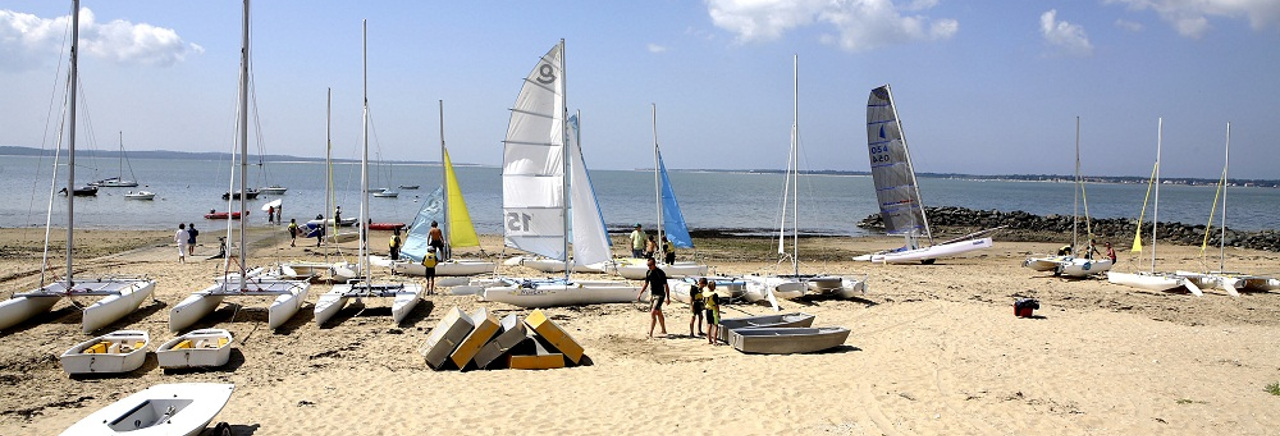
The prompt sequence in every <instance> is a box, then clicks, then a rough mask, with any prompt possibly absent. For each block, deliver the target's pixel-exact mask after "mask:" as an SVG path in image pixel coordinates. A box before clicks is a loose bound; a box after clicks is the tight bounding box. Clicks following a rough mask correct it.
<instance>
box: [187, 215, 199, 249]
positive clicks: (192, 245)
mask: <svg viewBox="0 0 1280 436" xmlns="http://www.w3.org/2000/svg"><path fill="white" fill-rule="evenodd" d="M199 234H200V231H199V230H196V223H190V224H187V254H188V255H191V256H195V255H196V236H197V235H199Z"/></svg>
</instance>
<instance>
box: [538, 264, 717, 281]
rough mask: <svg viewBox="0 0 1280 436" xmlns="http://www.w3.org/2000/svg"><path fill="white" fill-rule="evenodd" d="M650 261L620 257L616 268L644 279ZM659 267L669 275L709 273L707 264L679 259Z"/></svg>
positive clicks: (691, 275)
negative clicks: (671, 263) (672, 263)
mask: <svg viewBox="0 0 1280 436" xmlns="http://www.w3.org/2000/svg"><path fill="white" fill-rule="evenodd" d="M647 262H648V261H647V260H645V259H618V261H617V263H616V264H615V265H614V269H615V270H616V271H617V272H618V275H620V276H622V277H623V278H626V279H630V280H641V279H644V276H645V274H648V273H649V265H648V263H647ZM658 268H659V269H662V271H663V272H665V273H667V277H671V278H684V277H694V276H705V275H707V265H705V264H700V263H697V262H693V261H679V262H676V263H675V264H674V265H668V264H665V263H661V262H659V263H658ZM561 270H563V268H562V269H561ZM717 286H718V285H717Z"/></svg>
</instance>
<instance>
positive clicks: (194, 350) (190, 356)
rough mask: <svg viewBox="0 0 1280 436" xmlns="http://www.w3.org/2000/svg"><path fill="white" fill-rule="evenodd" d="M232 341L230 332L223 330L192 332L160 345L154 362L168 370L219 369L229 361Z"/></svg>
mask: <svg viewBox="0 0 1280 436" xmlns="http://www.w3.org/2000/svg"><path fill="white" fill-rule="evenodd" d="M184 341H186V343H184ZM232 341H234V338H233V337H232V336H231V332H229V331H226V330H223V329H201V330H194V331H192V332H190V333H187V334H185V335H182V336H178V337H176V338H173V339H170V340H169V341H168V342H165V343H164V344H161V345H160V348H157V349H156V360H158V361H159V362H160V367H161V368H169V369H176V368H203V367H219V366H222V365H226V364H227V362H228V361H229V360H231V343H232Z"/></svg>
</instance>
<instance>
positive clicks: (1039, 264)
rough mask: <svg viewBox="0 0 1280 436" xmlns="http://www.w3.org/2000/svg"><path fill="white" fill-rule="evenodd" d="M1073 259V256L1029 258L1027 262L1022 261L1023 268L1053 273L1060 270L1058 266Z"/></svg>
mask: <svg viewBox="0 0 1280 436" xmlns="http://www.w3.org/2000/svg"><path fill="white" fill-rule="evenodd" d="M1071 259H1072V258H1071V256H1044V257H1028V258H1027V260H1024V261H1022V266H1024V267H1027V268H1031V269H1032V270H1034V271H1053V270H1056V269H1058V265H1062V263H1063V262H1066V261H1069V260H1071Z"/></svg>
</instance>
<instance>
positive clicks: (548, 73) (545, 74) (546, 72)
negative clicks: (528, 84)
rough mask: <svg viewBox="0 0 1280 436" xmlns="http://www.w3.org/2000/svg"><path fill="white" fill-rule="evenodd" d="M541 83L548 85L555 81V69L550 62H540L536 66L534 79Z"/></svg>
mask: <svg viewBox="0 0 1280 436" xmlns="http://www.w3.org/2000/svg"><path fill="white" fill-rule="evenodd" d="M535 80H537V81H538V83H541V84H543V85H550V84H552V83H555V82H556V70H555V67H552V66H551V64H542V65H541V66H539V67H538V78H537V79H535Z"/></svg>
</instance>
